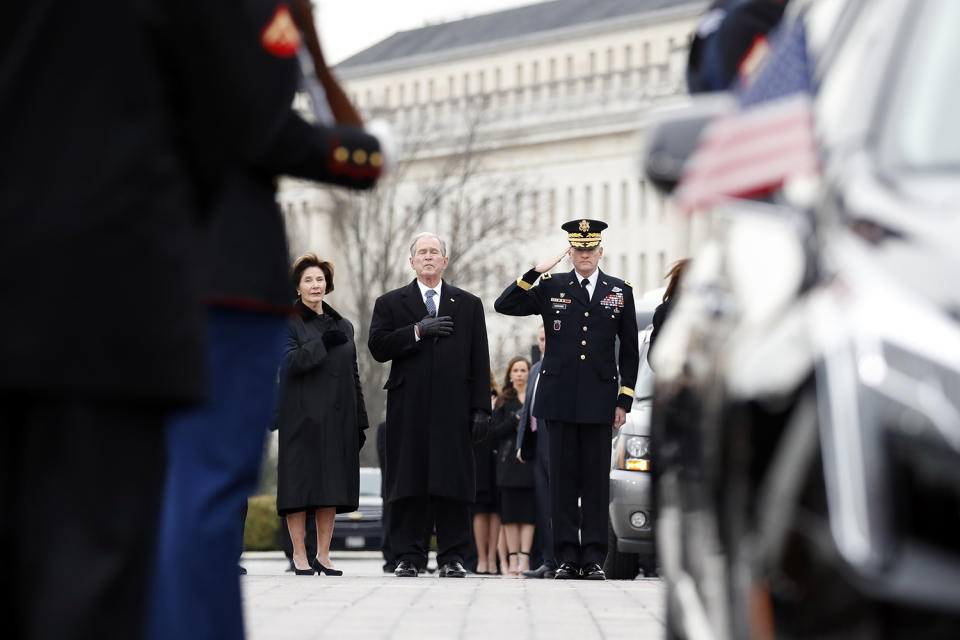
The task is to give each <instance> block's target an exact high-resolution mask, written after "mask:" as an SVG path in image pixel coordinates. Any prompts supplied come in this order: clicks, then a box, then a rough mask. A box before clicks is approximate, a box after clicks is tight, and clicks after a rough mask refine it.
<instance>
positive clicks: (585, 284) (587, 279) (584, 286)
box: [580, 278, 590, 300]
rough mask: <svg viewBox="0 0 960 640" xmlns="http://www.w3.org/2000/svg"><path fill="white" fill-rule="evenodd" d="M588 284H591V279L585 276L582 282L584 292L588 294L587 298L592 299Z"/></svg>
mask: <svg viewBox="0 0 960 640" xmlns="http://www.w3.org/2000/svg"><path fill="white" fill-rule="evenodd" d="M588 284H590V279H589V278H584V279H583V282H581V283H580V286H581V287H583V292H584V293H585V294H587V300H590V289H587V285H588Z"/></svg>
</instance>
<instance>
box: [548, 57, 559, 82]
mask: <svg viewBox="0 0 960 640" xmlns="http://www.w3.org/2000/svg"><path fill="white" fill-rule="evenodd" d="M549 74H550V75H549V76H548V77H547V79H548V80H549V81H550V82H553V81H554V80H556V79H557V59H556V58H550V63H549Z"/></svg>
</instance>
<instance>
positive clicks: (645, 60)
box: [640, 42, 650, 67]
mask: <svg viewBox="0 0 960 640" xmlns="http://www.w3.org/2000/svg"><path fill="white" fill-rule="evenodd" d="M640 62H641V63H642V64H643V66H645V67H646V66H647V65H649V64H650V43H649V42H644V43H643V56H642V58H641V60H640Z"/></svg>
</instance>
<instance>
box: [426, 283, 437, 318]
mask: <svg viewBox="0 0 960 640" xmlns="http://www.w3.org/2000/svg"><path fill="white" fill-rule="evenodd" d="M435 295H437V292H436V291H434V290H433V289H428V290H427V315H428V316H430V317H432V318H435V317H436V316H437V303H436V302H434V301H433V296H435Z"/></svg>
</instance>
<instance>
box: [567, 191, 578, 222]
mask: <svg viewBox="0 0 960 640" xmlns="http://www.w3.org/2000/svg"><path fill="white" fill-rule="evenodd" d="M575 217H576V213H575V212H574V209H573V187H567V220H573V219H574V218H575Z"/></svg>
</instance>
